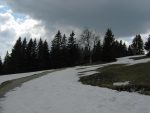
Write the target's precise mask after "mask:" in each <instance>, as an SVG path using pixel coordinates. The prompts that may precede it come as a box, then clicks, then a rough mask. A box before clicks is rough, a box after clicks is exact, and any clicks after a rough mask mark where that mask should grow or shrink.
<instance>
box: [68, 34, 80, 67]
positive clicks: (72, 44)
mask: <svg viewBox="0 0 150 113" xmlns="http://www.w3.org/2000/svg"><path fill="white" fill-rule="evenodd" d="M74 36H75V34H74V32H72V33H71V34H70V37H69V39H68V45H67V48H68V57H67V59H68V66H74V65H77V64H78V63H79V48H78V44H77V43H76V39H75V38H74Z"/></svg>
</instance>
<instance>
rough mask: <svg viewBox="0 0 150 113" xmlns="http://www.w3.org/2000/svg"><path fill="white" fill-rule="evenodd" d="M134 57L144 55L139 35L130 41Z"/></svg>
mask: <svg viewBox="0 0 150 113" xmlns="http://www.w3.org/2000/svg"><path fill="white" fill-rule="evenodd" d="M131 47H132V49H133V53H134V55H143V54H144V43H143V40H142V38H141V35H136V36H135V38H134V39H133V41H132V45H131Z"/></svg>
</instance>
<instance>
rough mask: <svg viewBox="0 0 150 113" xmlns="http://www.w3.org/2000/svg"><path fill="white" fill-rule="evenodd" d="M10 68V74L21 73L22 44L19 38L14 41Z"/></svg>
mask: <svg viewBox="0 0 150 113" xmlns="http://www.w3.org/2000/svg"><path fill="white" fill-rule="evenodd" d="M10 62H11V63H10V67H11V70H10V71H11V72H12V73H17V72H22V70H21V69H22V62H23V59H22V42H21V37H20V38H19V39H18V40H17V41H16V43H15V45H14V47H13V49H12V53H11V57H10Z"/></svg>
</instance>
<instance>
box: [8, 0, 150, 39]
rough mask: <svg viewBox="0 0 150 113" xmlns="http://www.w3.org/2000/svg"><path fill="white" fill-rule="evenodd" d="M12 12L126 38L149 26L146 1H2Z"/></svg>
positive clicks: (49, 24) (50, 22)
mask: <svg viewBox="0 0 150 113" xmlns="http://www.w3.org/2000/svg"><path fill="white" fill-rule="evenodd" d="M6 1H7V3H8V4H9V5H10V6H11V7H12V8H13V10H14V11H17V12H20V13H24V14H28V15H30V16H32V17H33V18H35V19H39V20H42V21H43V23H45V26H46V28H47V29H48V30H50V29H52V26H54V25H55V24H60V25H64V26H65V25H67V26H69V25H70V26H75V27H79V28H82V27H90V28H94V29H97V30H98V31H101V32H105V30H106V29H107V28H108V27H110V28H112V30H113V31H114V33H115V34H117V36H121V37H127V36H132V35H135V34H137V33H145V32H147V31H148V30H149V29H150V15H149V12H150V7H149V4H150V1H149V0H124V1H122V0H38V1H37V0H13V1H12V0H6Z"/></svg>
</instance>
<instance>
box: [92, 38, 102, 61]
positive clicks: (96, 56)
mask: <svg viewBox="0 0 150 113" xmlns="http://www.w3.org/2000/svg"><path fill="white" fill-rule="evenodd" d="M101 58H102V45H101V42H100V40H99V41H98V42H97V43H96V44H95V45H94V48H93V55H92V61H93V62H97V61H101V60H102V59H101Z"/></svg>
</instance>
